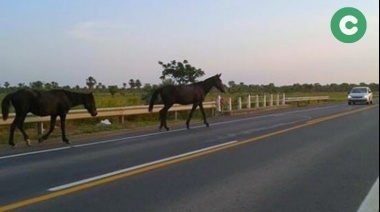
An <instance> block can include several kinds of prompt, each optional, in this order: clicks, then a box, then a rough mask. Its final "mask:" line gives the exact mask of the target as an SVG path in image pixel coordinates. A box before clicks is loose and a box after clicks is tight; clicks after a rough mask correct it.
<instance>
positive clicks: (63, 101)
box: [1, 89, 97, 147]
mask: <svg viewBox="0 0 380 212" xmlns="http://www.w3.org/2000/svg"><path fill="white" fill-rule="evenodd" d="M11 104H12V105H13V107H14V108H15V112H16V117H15V119H14V120H13V122H12V124H11V129H10V135H9V145H11V146H13V147H14V146H15V143H14V141H13V135H14V131H15V129H16V127H18V129H19V130H20V131H21V133H22V135H23V136H24V140H25V141H26V143H27V145H29V146H30V140H29V136H28V135H27V134H26V133H25V130H24V127H23V125H24V121H25V118H26V115H27V114H28V113H29V112H30V113H33V114H34V115H37V116H50V129H49V131H48V132H47V133H46V134H45V135H43V136H42V137H41V138H40V139H39V142H42V141H44V140H46V139H47V138H48V137H49V135H50V134H51V133H52V132H53V130H54V126H55V121H56V119H57V116H59V117H60V119H61V131H62V141H64V142H66V143H69V140H68V139H67V137H66V133H65V120H66V114H67V113H68V112H69V110H70V109H71V108H72V107H74V106H77V105H83V106H84V107H85V108H86V109H87V111H88V112H89V113H90V114H91V115H92V116H96V115H97V111H96V106H95V101H94V96H93V94H92V93H79V92H73V91H66V90H51V91H38V90H31V89H20V90H18V91H16V92H14V93H10V94H8V95H7V96H5V97H4V99H3V101H2V103H1V108H2V114H3V120H6V119H7V118H8V114H9V107H10V106H11Z"/></svg>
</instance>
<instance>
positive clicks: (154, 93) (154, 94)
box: [149, 88, 162, 112]
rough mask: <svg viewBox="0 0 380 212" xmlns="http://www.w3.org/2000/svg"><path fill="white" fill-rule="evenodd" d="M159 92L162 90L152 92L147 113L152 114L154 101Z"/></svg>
mask: <svg viewBox="0 0 380 212" xmlns="http://www.w3.org/2000/svg"><path fill="white" fill-rule="evenodd" d="M161 92H162V88H157V89H156V90H155V91H154V92H153V95H152V97H151V98H150V103H149V112H152V111H153V105H154V102H155V101H156V99H157V96H158V94H160V93H161Z"/></svg>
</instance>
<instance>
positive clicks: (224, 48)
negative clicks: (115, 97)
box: [0, 0, 379, 86]
mask: <svg viewBox="0 0 380 212" xmlns="http://www.w3.org/2000/svg"><path fill="white" fill-rule="evenodd" d="M343 7H355V8H357V9H359V10H360V11H361V12H362V13H363V14H364V16H365V17H366V20H367V31H366V34H365V35H364V37H363V38H362V39H361V40H359V41H358V42H356V43H353V44H345V43H341V42H340V41H338V40H337V39H336V38H335V37H334V36H333V34H332V33H331V30H330V21H331V18H332V16H333V14H334V13H335V12H336V11H337V10H339V9H341V8H343ZM378 8H379V1H378V0H362V1H357V0H355V1H353V0H347V1H341V0H329V1H299V0H297V1H296V0H287V1H283V0H281V1H280V0H272V1H255V0H219V1H218V0H192V1H183V0H160V1H158V0H156V1H154V0H150V1H149V0H124V1H122V0H107V1H104V0H72V1H68V0H53V1H52V0H34V1H30V0H17V1H12V0H0V85H2V86H3V84H4V82H6V81H8V82H9V83H10V84H11V85H12V86H16V85H17V84H18V83H25V84H27V85H28V84H29V82H32V81H37V80H40V81H43V82H51V81H55V82H58V83H59V85H61V86H63V85H70V86H75V85H80V86H84V85H85V79H86V78H88V77H89V76H93V77H94V78H95V79H96V80H97V81H98V82H101V83H103V84H106V85H119V86H121V85H122V83H123V82H128V81H129V79H140V81H141V82H142V83H143V84H144V83H154V84H158V83H160V80H159V77H160V76H161V71H162V69H161V67H160V66H159V65H158V61H163V62H169V61H171V60H177V61H182V60H184V59H187V60H188V61H189V62H190V64H192V65H193V66H195V67H197V68H202V69H203V70H204V71H205V72H206V76H205V77H204V78H206V77H209V76H211V75H215V74H217V73H222V80H223V82H224V83H225V84H227V83H228V81H235V82H236V83H240V82H244V83H245V84H268V83H274V84H275V85H291V84H294V83H301V84H302V83H321V84H328V83H343V82H348V83H360V82H366V83H371V82H375V83H379V60H378V58H379V9H378Z"/></svg>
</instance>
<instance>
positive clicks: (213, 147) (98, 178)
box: [48, 141, 237, 191]
mask: <svg viewBox="0 0 380 212" xmlns="http://www.w3.org/2000/svg"><path fill="white" fill-rule="evenodd" d="M236 142H237V141H230V142H226V143H223V144H219V145H215V146H211V147H207V148H203V149H199V150H195V151H192V152H188V153H184V154H180V155H176V156H172V157H168V158H164V159H161V160H156V161H152V162H149V163H144V164H141V165H137V166H132V167H129V168H125V169H121V170H118V171H113V172H110V173H106V174H102V175H99V176H95V177H91V178H87V179H84V180H80V181H76V182H72V183H69V184H65V185H61V186H57V187H54V188H49V189H48V191H59V190H63V189H66V188H70V187H73V186H77V185H81V184H85V183H88V182H92V181H95V180H100V179H103V178H107V177H110V176H113V175H117V174H121V173H125V172H129V171H133V170H136V169H140V168H144V167H147V166H151V165H155V164H158V163H162V162H166V161H170V160H174V159H178V158H182V157H186V156H189V155H192V154H196V153H200V152H204V151H208V150H210V149H215V148H219V147H222V146H227V145H230V144H233V143H236Z"/></svg>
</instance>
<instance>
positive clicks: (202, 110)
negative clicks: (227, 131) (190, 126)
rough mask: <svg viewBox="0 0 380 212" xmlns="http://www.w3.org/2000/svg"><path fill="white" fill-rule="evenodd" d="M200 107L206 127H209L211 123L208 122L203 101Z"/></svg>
mask: <svg viewBox="0 0 380 212" xmlns="http://www.w3.org/2000/svg"><path fill="white" fill-rule="evenodd" d="M199 108H200V109H201V112H202V116H203V123H204V124H205V125H206V127H209V126H210V125H209V124H208V123H207V120H206V114H205V111H204V109H203V103H202V102H201V103H200V104H199Z"/></svg>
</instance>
